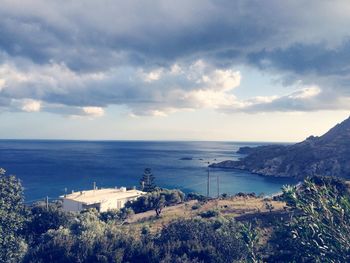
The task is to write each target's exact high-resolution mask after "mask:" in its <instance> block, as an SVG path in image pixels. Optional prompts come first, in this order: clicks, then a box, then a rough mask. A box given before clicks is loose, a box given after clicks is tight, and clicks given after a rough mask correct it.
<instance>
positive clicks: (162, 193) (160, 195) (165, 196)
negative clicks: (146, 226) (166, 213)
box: [125, 189, 185, 216]
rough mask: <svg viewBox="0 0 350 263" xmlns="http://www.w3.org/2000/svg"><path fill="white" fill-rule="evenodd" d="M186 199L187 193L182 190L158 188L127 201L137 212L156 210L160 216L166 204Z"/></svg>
mask: <svg viewBox="0 0 350 263" xmlns="http://www.w3.org/2000/svg"><path fill="white" fill-rule="evenodd" d="M184 200H185V194H184V193H183V192H181V191H180V190H167V189H163V190H159V189H158V190H157V191H153V192H151V193H148V194H146V195H143V196H140V197H139V198H137V200H135V201H132V202H127V203H126V204H125V207H126V208H131V209H132V210H134V212H135V213H142V212H145V211H149V210H155V211H156V214H157V216H160V214H161V212H162V210H163V208H164V207H165V206H171V205H176V204H179V203H182V202H183V201H184Z"/></svg>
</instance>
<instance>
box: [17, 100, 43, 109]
mask: <svg viewBox="0 0 350 263" xmlns="http://www.w3.org/2000/svg"><path fill="white" fill-rule="evenodd" d="M22 103H23V105H22V108H21V109H22V110H23V111H26V112H38V111H40V108H41V102H40V101H36V100H30V99H29V100H24V101H23V102H22Z"/></svg>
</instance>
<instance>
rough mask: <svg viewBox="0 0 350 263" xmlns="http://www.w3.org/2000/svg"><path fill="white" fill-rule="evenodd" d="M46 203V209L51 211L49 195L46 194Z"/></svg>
mask: <svg viewBox="0 0 350 263" xmlns="http://www.w3.org/2000/svg"><path fill="white" fill-rule="evenodd" d="M45 203H46V211H49V197H48V196H46V199H45Z"/></svg>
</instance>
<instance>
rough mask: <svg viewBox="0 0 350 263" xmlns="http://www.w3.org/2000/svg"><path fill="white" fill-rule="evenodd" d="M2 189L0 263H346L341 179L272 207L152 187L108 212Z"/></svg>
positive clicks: (292, 192)
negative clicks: (32, 200) (27, 201)
mask: <svg viewBox="0 0 350 263" xmlns="http://www.w3.org/2000/svg"><path fill="white" fill-rule="evenodd" d="M0 190H1V191H0V262H349V261H350V195H349V191H348V187H347V185H346V184H345V182H343V181H341V180H339V179H334V178H329V177H314V178H308V179H306V180H305V181H304V183H303V184H302V185H301V186H298V187H296V186H287V187H284V188H283V195H282V196H281V197H278V198H277V199H278V200H271V199H263V198H257V197H255V196H254V195H245V194H239V195H237V196H235V197H228V196H222V197H221V198H220V199H213V200H208V199H207V198H205V197H203V196H199V195H195V194H190V195H187V196H185V195H184V194H183V193H182V192H180V191H178V190H162V189H158V188H154V189H152V191H150V193H149V194H148V195H147V196H145V197H143V198H140V199H139V200H138V201H137V202H134V203H129V204H127V207H126V208H124V209H122V210H121V211H108V212H105V213H98V212H97V211H96V210H87V211H83V212H81V213H65V212H63V211H62V210H61V208H60V204H59V203H50V204H49V206H48V207H46V206H45V205H44V204H41V203H37V204H34V205H32V206H30V207H27V206H25V205H24V204H23V194H22V187H21V185H20V182H19V181H18V180H17V179H16V178H15V177H14V176H7V175H5V171H4V170H1V171H0Z"/></svg>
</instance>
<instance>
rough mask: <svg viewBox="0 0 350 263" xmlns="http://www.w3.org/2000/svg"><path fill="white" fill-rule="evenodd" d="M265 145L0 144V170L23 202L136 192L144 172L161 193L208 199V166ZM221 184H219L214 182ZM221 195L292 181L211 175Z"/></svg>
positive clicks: (222, 172)
mask: <svg viewBox="0 0 350 263" xmlns="http://www.w3.org/2000/svg"><path fill="white" fill-rule="evenodd" d="M262 144H264V143H237V142H197V141H196V142H174V141H172V142H165V141H164V142H163V141H56V140H0V167H3V168H5V169H6V170H7V172H8V173H9V174H15V175H16V176H17V177H18V178H20V180H21V181H22V185H23V187H24V193H25V198H26V202H33V201H36V200H40V199H43V198H44V197H46V196H49V198H52V199H55V198H58V196H59V195H63V194H64V193H65V191H67V192H68V193H69V192H71V191H72V190H74V191H79V190H87V189H91V188H92V186H93V182H96V184H97V186H98V187H115V186H117V187H121V186H139V180H140V177H141V175H142V173H143V170H144V169H145V168H146V167H149V168H151V169H152V171H153V174H154V176H155V177H156V180H155V183H156V184H157V185H159V186H161V187H166V188H177V189H181V190H182V191H184V192H186V193H188V192H198V193H201V194H206V191H207V190H206V189H207V165H208V162H209V163H212V162H219V161H223V160H228V159H237V158H239V157H241V156H240V155H239V154H237V153H236V151H237V150H238V148H239V147H242V146H258V145H262ZM218 178H219V180H218ZM218 181H219V192H220V194H221V193H227V194H234V193H237V192H255V193H257V194H260V193H264V194H272V193H276V192H278V191H280V188H281V187H282V186H283V185H285V184H292V183H295V181H294V180H291V179H283V178H270V177H263V176H259V175H255V174H251V173H249V172H244V171H238V170H227V169H213V168H211V169H210V195H211V196H216V195H217V190H218V187H217V182H218Z"/></svg>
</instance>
